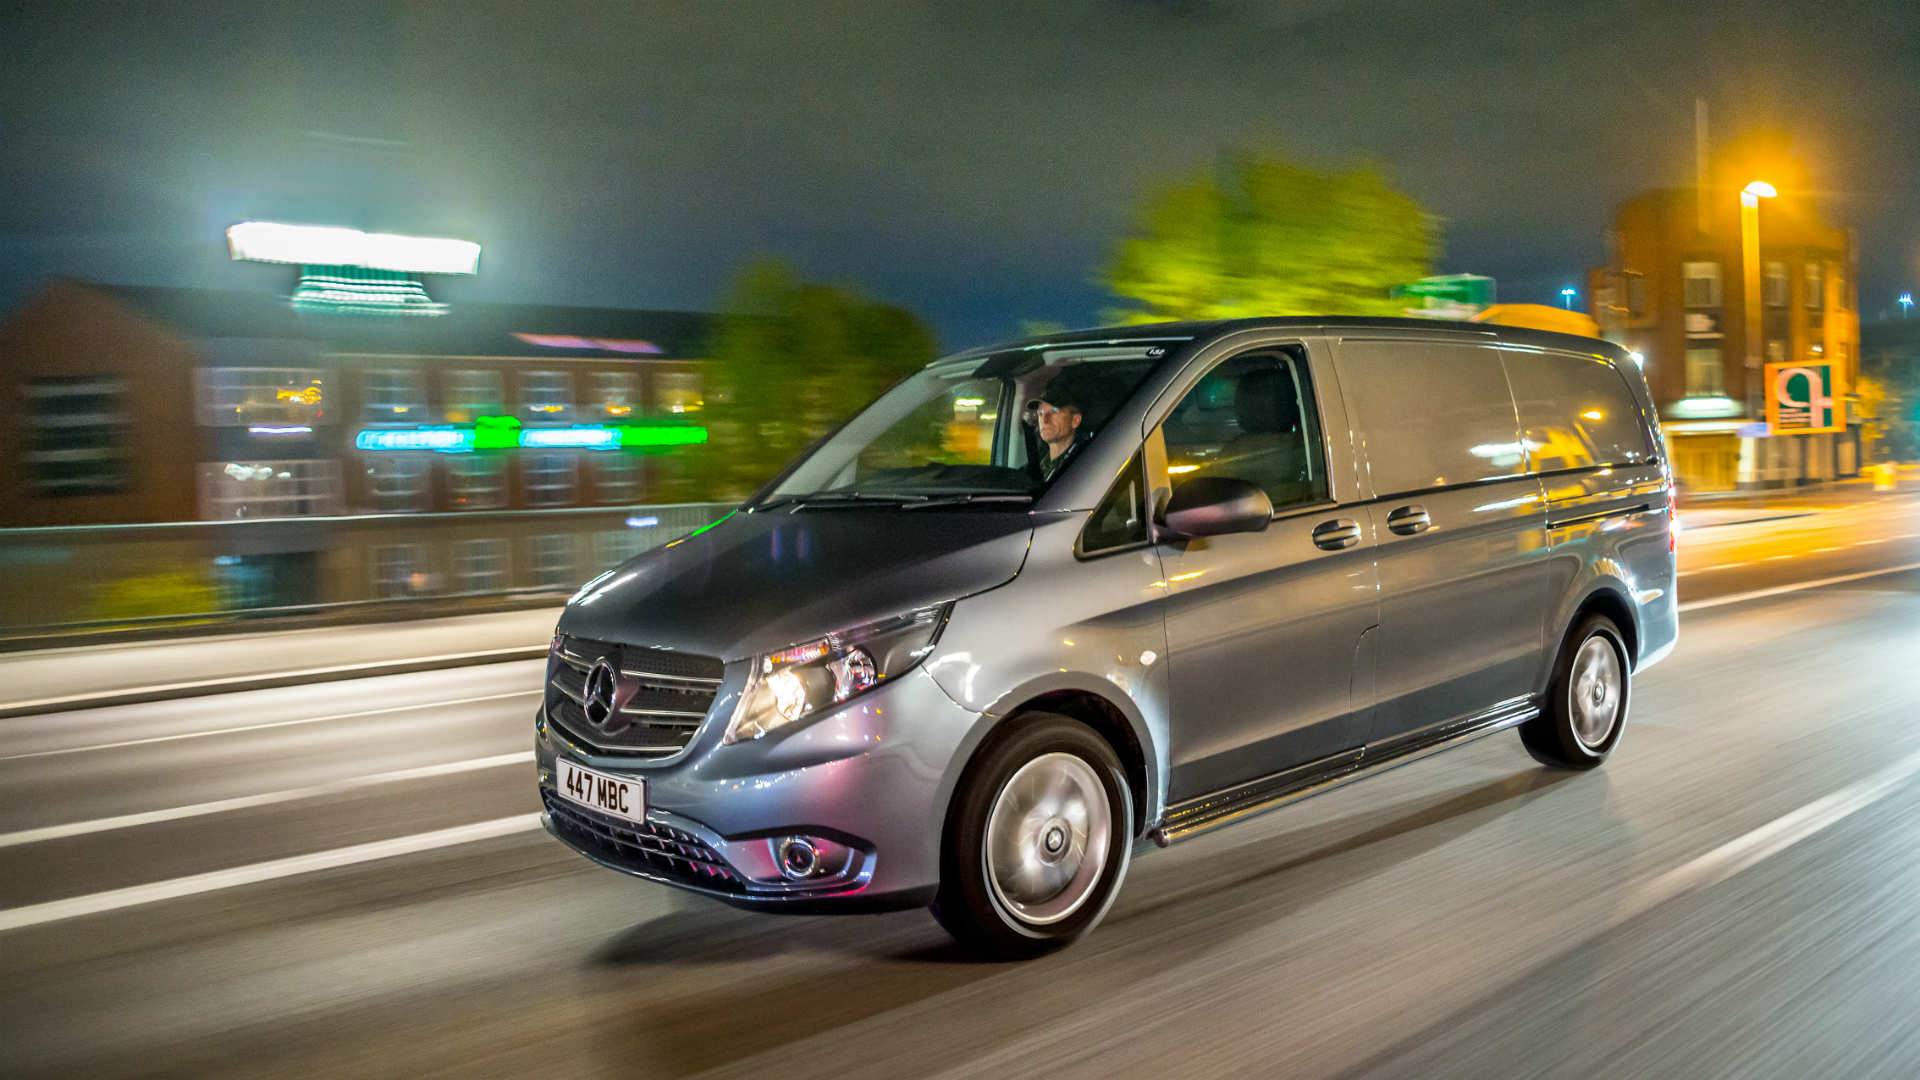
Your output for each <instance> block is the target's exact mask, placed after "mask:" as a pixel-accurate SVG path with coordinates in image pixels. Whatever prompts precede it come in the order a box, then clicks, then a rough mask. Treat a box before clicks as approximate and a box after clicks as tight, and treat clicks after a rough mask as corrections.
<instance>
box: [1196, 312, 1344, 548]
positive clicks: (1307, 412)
mask: <svg viewBox="0 0 1920 1080" xmlns="http://www.w3.org/2000/svg"><path fill="white" fill-rule="evenodd" d="M1304 359H1305V358H1304V357H1303V356H1301V355H1300V354H1299V353H1298V352H1297V351H1295V350H1292V349H1282V350H1263V351H1261V352H1255V353H1243V354H1241V355H1239V356H1236V357H1233V358H1232V359H1230V360H1227V361H1226V362H1225V363H1222V364H1220V365H1219V366H1218V367H1216V368H1214V369H1213V370H1212V371H1209V372H1207V374H1206V376H1205V377H1204V378H1202V379H1201V380H1200V382H1199V383H1197V384H1196V385H1195V386H1194V388H1193V389H1191V390H1189V391H1187V396H1186V397H1184V398H1181V399H1180V404H1178V405H1176V406H1174V409H1173V412H1172V413H1171V414H1169V415H1168V416H1167V419H1166V422H1165V423H1164V424H1163V425H1162V426H1161V432H1162V434H1163V435H1164V436H1165V438H1166V444H1167V473H1168V479H1169V480H1170V481H1171V482H1172V484H1173V486H1174V487H1176V488H1177V487H1179V486H1180V484H1181V482H1182V481H1183V480H1187V479H1190V478H1192V477H1195V476H1230V477H1234V478H1236V479H1240V480H1247V481H1251V482H1252V483H1255V484H1258V485H1260V486H1261V487H1262V488H1265V489H1266V492H1267V498H1269V499H1271V500H1273V505H1274V508H1275V509H1276V510H1277V509H1282V508H1284V507H1288V506H1298V505H1302V504H1305V503H1316V502H1325V501H1326V500H1327V498H1328V488H1327V466H1326V455H1325V452H1324V451H1323V449H1322V447H1321V442H1320V417H1319V412H1318V410H1317V409H1316V408H1315V407H1314V397H1313V386H1312V383H1311V382H1310V381H1309V376H1308V374H1307V369H1306V364H1305V363H1304Z"/></svg>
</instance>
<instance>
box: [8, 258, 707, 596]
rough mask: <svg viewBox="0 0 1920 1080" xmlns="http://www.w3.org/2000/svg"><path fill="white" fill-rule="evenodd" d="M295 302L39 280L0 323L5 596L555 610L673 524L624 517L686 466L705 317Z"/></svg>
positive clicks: (699, 401) (350, 284)
mask: <svg viewBox="0 0 1920 1080" xmlns="http://www.w3.org/2000/svg"><path fill="white" fill-rule="evenodd" d="M362 276H365V275H362ZM363 284H364V283H363V282H356V281H351V280H348V281H345V282H344V284H341V283H338V282H336V283H328V282H327V281H325V280H320V279H318V275H315V274H312V273H308V274H304V275H303V277H302V280H301V287H302V288H303V289H304V288H308V287H310V286H311V287H314V288H326V289H333V288H344V289H347V290H349V291H351V290H352V289H354V288H356V287H358V286H360V285H363ZM379 287H382V288H385V287H386V286H384V285H382V286H379ZM298 299H299V297H297V296H296V297H294V298H289V297H284V296H273V295H268V294H264V293H252V292H226V291H215V290H199V289H177V288H149V287H127V286H114V285H98V284H89V283H81V282H73V281H61V282H55V283H53V284H51V285H49V286H48V287H47V288H45V289H44V290H43V291H42V292H40V293H39V294H38V295H37V296H35V297H33V298H32V299H30V300H29V301H28V302H27V303H26V304H24V305H23V306H22V307H21V308H19V309H18V310H17V311H15V312H14V313H13V314H12V315H11V316H10V317H9V318H8V319H7V320H6V321H5V322H4V323H0V356H4V357H5V358H6V361H5V363H4V365H0V400H3V401H5V402H6V403H7V409H8V411H9V413H10V414H11V415H10V416H9V418H8V419H9V421H10V422H8V423H6V424H4V425H0V474H3V475H5V476H6V477H7V478H8V481H7V483H5V484H4V485H0V527H6V528H8V529H9V530H16V531H15V532H13V533H11V534H10V535H11V536H12V539H11V540H10V541H9V548H8V551H9V552H10V554H8V555H7V557H6V559H5V561H4V565H3V566H0V569H4V573H5V576H6V577H7V578H9V579H10V580H8V582H7V585H8V588H9V590H10V591H12V590H16V589H18V590H28V591H12V595H14V596H16V597H26V596H27V595H29V591H33V592H37V593H38V594H40V595H41V596H42V597H43V600H44V602H42V601H36V602H35V604H34V606H36V607H37V608H39V610H40V612H41V613H42V614H44V615H45V616H46V621H53V620H54V619H55V618H70V617H74V616H75V615H77V614H85V613H86V612H88V611H89V610H98V609H99V605H98V603H97V598H98V595H99V588H98V587H97V586H98V582H99V581H100V580H102V579H110V578H113V577H115V576H116V575H117V576H118V577H121V578H124V579H127V580H129V581H132V582H133V583H134V584H131V585H129V586H128V589H129V590H130V591H131V592H134V593H137V592H139V591H140V586H139V584H138V582H139V581H140V580H142V579H143V578H152V579H156V581H157V580H159V579H164V581H165V583H164V584H155V583H154V582H149V584H150V585H151V586H152V587H151V588H149V589H148V590H147V591H148V592H149V593H151V592H153V591H154V590H155V589H162V590H164V589H174V590H177V591H178V590H184V591H185V592H186V593H188V594H195V592H196V590H198V591H199V594H204V596H205V599H204V600H195V599H192V597H191V595H190V596H183V597H181V598H178V602H177V603H174V604H172V605H171V606H173V607H176V608H180V607H184V608H186V609H188V610H191V609H192V608H193V607H194V605H195V603H200V602H205V603H210V604H213V605H214V606H217V607H263V606H286V605H304V604H315V603H331V602H354V601H364V600H373V599H380V598H399V597H407V596H412V595H422V594H430V595H461V594H497V593H502V592H511V591H513V590H538V589H547V590H559V589H568V588H571V587H573V586H574V585H577V584H578V583H579V581H581V580H582V579H583V578H585V577H586V576H589V575H590V573H592V572H593V571H594V570H595V569H596V568H598V567H601V566H606V565H611V564H613V563H615V562H618V561H620V560H621V559H623V558H625V557H627V556H628V555H630V554H632V553H634V552H635V551H637V550H640V549H641V548H643V547H645V546H649V545H650V544H651V542H653V541H654V540H655V538H656V535H657V533H659V532H666V531H668V530H669V529H670V528H672V527H673V526H674V525H675V524H684V523H679V522H665V521H661V520H659V515H657V514H642V515H638V516H634V515H630V514H629V513H628V508H631V507H635V506H641V505H646V504H652V503H659V502H663V501H666V499H667V498H668V497H671V496H672V495H674V494H677V493H678V492H679V491H684V490H685V487H684V485H682V486H681V487H679V488H675V487H674V485H673V481H674V478H675V471H676V469H678V468H680V467H682V466H684V464H685V455H686V454H687V453H698V452H703V451H704V450H705V447H704V446H702V445H700V443H701V442H702V441H703V440H704V438H705V431H704V428H702V427H701V426H700V424H699V421H700V418H701V408H702V405H703V403H704V398H703V391H702V378H701V357H702V356H703V355H704V354H705V350H706V346H707V339H708V336H709V333H710V330H711V319H710V317H708V316H706V315H702V314H698V313H690V312H675V311H622V310H608V309H598V308H570V307H542V306H530V305H508V304H479V303H467V304H457V305H451V306H448V305H434V308H435V310H433V312H432V314H431V315H430V316H428V317H422V316H420V315H417V314H416V315H412V316H405V317H397V316H395V315H392V314H385V313H370V312H369V311H368V310H364V309H361V308H356V307H354V306H352V305H345V306H329V305H327V304H326V303H325V302H324V300H323V301H322V303H320V304H319V305H314V304H306V305H303V304H300V303H296V302H294V301H295V300H298ZM416 310H418V309H417V308H416ZM706 513H707V512H706V511H705V510H704V509H702V510H701V511H699V513H698V514H696V515H694V516H695V517H698V518H699V519H700V520H705V516H704V515H706ZM689 520H690V521H692V523H693V524H698V523H699V521H695V520H693V519H692V518H690V519H689ZM156 523H168V524H166V525H164V526H162V525H159V524H156ZM214 523H231V524H229V525H223V526H217V525H215V524H214ZM74 526H94V527H97V528H94V529H74V528H72V527H74ZM655 526H658V527H659V528H658V529H657V530H656V529H655V528H654V527H655ZM33 529H38V530H55V532H49V533H47V534H46V537H45V539H44V540H43V541H42V542H39V543H37V544H34V543H30V542H29V541H31V540H32V537H33V536H34V535H37V534H35V533H31V532H21V531H18V530H33ZM57 530H65V531H64V532H59V531H57ZM681 531H684V529H682V530H681ZM22 538H25V539H22ZM658 538H659V539H670V538H671V537H670V536H659V537H658ZM22 544H25V545H26V546H25V547H24V548H23V547H22V546H21V545H22ZM22 551H26V552H28V554H26V555H22V554H20V553H21V552H22ZM60 566H67V567H75V566H78V567H83V568H85V569H86V570H87V573H86V574H85V575H82V576H84V577H87V578H89V579H91V580H92V583H93V585H94V586H95V587H94V588H93V590H92V592H90V593H89V594H88V595H89V596H91V597H93V599H91V600H88V599H84V598H67V597H64V596H63V595H56V594H58V593H59V590H60V589H61V588H63V587H65V586H63V585H61V584H60V583H59V581H58V580H57V579H58V578H60V577H61V576H62V575H60V574H58V573H54V574H49V573H48V571H49V570H52V569H54V568H57V567H60ZM88 604H94V607H93V608H89V607H88ZM106 606H107V607H108V608H112V607H113V605H111V604H108V605H106ZM110 614H111V612H109V613H107V614H106V615H102V617H108V616H109V615H110ZM15 621H18V620H17V618H16V619H15Z"/></svg>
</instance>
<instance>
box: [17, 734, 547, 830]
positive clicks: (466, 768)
mask: <svg viewBox="0 0 1920 1080" xmlns="http://www.w3.org/2000/svg"><path fill="white" fill-rule="evenodd" d="M532 761H533V751H531V750H521V751H518V752H515V753H512V754H495V755H493V756H492V757H482V758H468V759H467V760H465V761H448V762H444V763H442V764H439V765H421V766H417V767H415V768H411V769H394V770H392V771H390V772H379V773H369V774H368V775H366V776H350V777H348V778H346V779H344V780H333V781H329V782H328V783H325V784H308V785H306V786H305V787H297V788H288V789H286V790H285V791H268V792H264V793H262V794H259V795H237V796H235V797H233V798H231V799H215V800H213V801H212V802H203V803H193V804H190V805H188V806H174V807H169V808H167V809H165V810H147V811H144V812H142V813H138V814H118V815H116V816H114V817H104V818H94V819H93V820H91V821H72V822H68V823H66V824H64V825H45V826H42V827H40V828H37V829H22V830H20V831H19V832H10V833H0V848H6V847H17V846H19V845H21V844H38V843H42V842H44V841H47V840H60V839H64V838H66V837H69V836H86V835H89V834H91V833H102V832H111V831H113V830H115V829H131V828H134V827H136V826H140V825H152V824H154V823H156V822H161V821H178V820H180V819H181V818H190V817H205V816H207V815H208V814H225V813H229V812H231V811H234V810H251V809H252V808H254V807H256V806H272V805H274V804H275V803H285V802H296V801H298V800H301V799H312V798H318V797H319V796H322V795H334V794H338V793H339V792H342V791H352V790H354V789H356V788H364V787H373V786H375V785H378V784H395V783H400V782H401V781H405V780H425V779H427V778H428V777H434V776H451V775H453V774H455V773H463V772H475V771H477V770H480V769H498V768H502V767H504V766H507V765H525V764H528V763H530V762H532Z"/></svg>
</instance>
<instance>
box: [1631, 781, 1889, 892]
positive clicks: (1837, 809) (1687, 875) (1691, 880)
mask: <svg viewBox="0 0 1920 1080" xmlns="http://www.w3.org/2000/svg"><path fill="white" fill-rule="evenodd" d="M1916 772H1920V752H1916V753H1912V754H1908V755H1907V756H1906V757H1903V758H1901V759H1900V760H1899V761H1896V762H1894V763H1893V764H1891V765H1889V766H1887V767H1886V768H1884V769H1881V770H1880V771H1879V772H1876V773H1874V774H1873V775H1871V776H1868V777H1867V778H1865V779H1864V780H1857V781H1855V782H1853V783H1852V784H1849V785H1847V786H1846V787H1844V788H1841V789H1840V790H1839V791H1836V792H1834V793H1832V794H1831V795H1827V796H1825V797H1823V798H1819V799H1816V800H1814V801H1813V802H1810V803H1808V804H1807V805H1805V806H1802V807H1801V808H1800V809H1798V810H1795V811H1793V812H1792V813H1789V814H1785V815H1782V816H1781V817H1777V818H1775V819H1773V820H1772V821H1769V822H1767V823H1766V824H1765V825H1762V826H1760V827H1759V828H1757V829H1755V830H1753V831H1752V832H1749V833H1747V834H1745V835H1744V836H1738V837H1735V838H1734V839H1732V840H1729V841H1727V842H1726V843H1724V844H1721V845H1720V846H1719V847H1717V848H1714V849H1713V850H1712V851H1709V852H1707V853H1706V854H1704V855H1701V856H1699V857H1698V858H1695V859H1692V860H1690V861H1688V862H1686V863H1683V864H1681V865H1680V866H1677V867H1674V868H1673V869H1672V870H1669V871H1667V872H1666V873H1664V874H1661V875H1660V876H1659V877H1656V878H1654V879H1652V880H1650V881H1647V882H1646V883H1644V884H1642V885H1640V886H1639V887H1638V888H1636V889H1634V890H1633V891H1632V892H1630V893H1628V894H1627V895H1626V897H1625V898H1624V899H1623V900H1622V902H1621V906H1620V908H1619V910H1617V911H1616V912H1615V913H1614V923H1615V925H1618V924H1619V923H1623V922H1625V921H1626V920H1628V919H1631V918H1633V917H1634V916H1636V915H1639V914H1641V913H1642V912H1645V911H1647V910H1649V909H1651V908H1654V907H1657V906H1658V905H1660V904H1663V903H1665V902H1667V901H1668V900H1671V899H1673V898H1674V897H1676V896H1679V895H1681V894H1682V893H1687V892H1691V891H1693V890H1695V889H1703V888H1706V887H1708V886H1710V885H1717V884H1719V883H1720V882H1722V881H1725V880H1727V879H1728V878H1730V877H1732V876H1733V875H1735V874H1738V873H1739V872H1740V871H1742V870H1745V869H1747V868H1748V867H1750V866H1753V865H1754V864H1756V863H1759V862H1761V861H1762V860H1765V859H1767V858H1770V857H1772V856H1774V855H1777V854H1779V853H1780V852H1782V851H1785V850H1786V849H1787V848H1790V847H1792V846H1793V845H1795V844H1797V843H1799V842H1800V841H1802V840H1805V839H1806V838H1807V837H1809V836H1812V835H1813V834H1814V833H1817V832H1819V831H1820V830H1822V829H1825V828H1826V827H1827V826H1829V825H1832V824H1834V823H1836V822H1838V821H1840V820H1841V819H1842V818H1845V817H1847V816H1848V815H1850V814H1852V813H1854V812H1855V811H1858V810H1862V809H1864V808H1866V807H1868V806H1871V805H1872V804H1874V803H1875V802H1878V801H1879V800H1880V799H1882V798H1885V797H1886V796H1887V794H1888V793H1889V792H1891V791H1893V789H1894V788H1896V787H1898V786H1899V785H1900V784H1901V783H1902V782H1904V781H1905V780H1907V778H1909V777H1911V776H1912V775H1913V774H1914V773H1916Z"/></svg>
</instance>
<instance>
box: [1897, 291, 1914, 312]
mask: <svg viewBox="0 0 1920 1080" xmlns="http://www.w3.org/2000/svg"><path fill="white" fill-rule="evenodd" d="M1899 302H1900V317H1901V318H1903V319H1904V318H1906V317H1907V312H1909V311H1912V310H1913V294H1912V293H1910V292H1903V293H1901V294H1900V301H1899Z"/></svg>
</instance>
